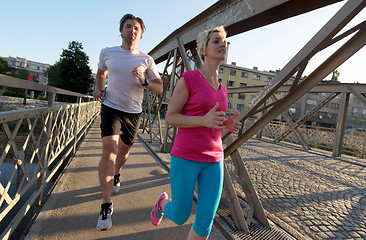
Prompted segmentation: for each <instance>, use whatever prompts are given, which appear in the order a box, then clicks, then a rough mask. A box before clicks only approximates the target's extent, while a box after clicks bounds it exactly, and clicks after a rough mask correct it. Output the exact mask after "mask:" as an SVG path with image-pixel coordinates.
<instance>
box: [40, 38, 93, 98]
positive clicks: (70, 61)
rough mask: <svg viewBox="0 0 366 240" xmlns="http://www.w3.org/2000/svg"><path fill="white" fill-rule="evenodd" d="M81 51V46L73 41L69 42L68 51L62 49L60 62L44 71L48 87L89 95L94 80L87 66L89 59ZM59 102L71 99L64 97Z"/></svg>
mask: <svg viewBox="0 0 366 240" xmlns="http://www.w3.org/2000/svg"><path fill="white" fill-rule="evenodd" d="M82 49H83V46H82V44H81V43H79V42H75V41H72V42H69V48H68V49H62V54H61V58H60V60H59V61H58V62H56V63H55V64H54V65H53V66H51V67H50V68H48V69H47V70H46V74H47V76H48V85H50V86H54V87H58V88H62V89H66V90H70V91H73V92H78V93H82V94H90V92H91V90H90V89H91V86H92V84H93V81H94V80H93V77H92V72H91V69H90V67H89V65H88V64H89V57H88V56H87V55H86V53H85V52H83V51H82ZM59 100H68V101H69V100H71V98H66V97H65V96H64V97H61V99H59Z"/></svg>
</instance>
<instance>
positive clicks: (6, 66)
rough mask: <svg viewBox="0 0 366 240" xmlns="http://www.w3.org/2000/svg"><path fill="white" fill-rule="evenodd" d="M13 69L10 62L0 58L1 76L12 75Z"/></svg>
mask: <svg viewBox="0 0 366 240" xmlns="http://www.w3.org/2000/svg"><path fill="white" fill-rule="evenodd" d="M10 73H11V67H10V66H9V64H8V62H7V61H5V60H4V59H2V57H0V74H10Z"/></svg>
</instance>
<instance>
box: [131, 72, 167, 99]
mask: <svg viewBox="0 0 366 240" xmlns="http://www.w3.org/2000/svg"><path fill="white" fill-rule="evenodd" d="M132 74H133V75H134V76H135V77H137V78H138V79H139V81H140V83H141V85H143V84H144V83H145V80H146V77H145V75H144V73H143V72H142V71H141V69H140V68H139V67H135V68H134V69H132ZM149 80H150V79H149ZM145 87H146V88H147V89H149V90H151V91H153V92H155V93H157V94H161V93H162V92H163V83H162V82H161V79H160V78H156V79H151V80H150V83H149V84H148V85H147V86H145Z"/></svg>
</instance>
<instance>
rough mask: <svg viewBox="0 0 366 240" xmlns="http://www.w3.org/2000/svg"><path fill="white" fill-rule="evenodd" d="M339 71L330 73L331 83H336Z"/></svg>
mask: <svg viewBox="0 0 366 240" xmlns="http://www.w3.org/2000/svg"><path fill="white" fill-rule="evenodd" d="M339 74H340V73H339V71H338V70H337V69H336V70H334V71H333V73H332V80H333V81H338V77H339Z"/></svg>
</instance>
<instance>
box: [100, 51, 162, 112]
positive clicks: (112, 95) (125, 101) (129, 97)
mask: <svg viewBox="0 0 366 240" xmlns="http://www.w3.org/2000/svg"><path fill="white" fill-rule="evenodd" d="M135 67H139V68H140V69H141V70H142V72H143V73H144V74H145V78H146V77H148V78H149V79H157V78H160V75H159V72H158V70H157V67H156V64H155V62H154V60H153V59H152V57H150V56H149V55H147V54H145V53H142V52H140V51H139V50H134V51H129V50H125V49H123V48H122V47H121V46H116V47H109V48H104V49H102V51H101V52H100V55H99V63H98V68H99V69H100V70H103V71H108V72H107V74H108V77H107V78H108V87H107V90H106V93H105V99H104V101H103V104H104V105H106V106H108V107H111V108H114V109H117V110H120V111H123V112H128V113H140V112H142V101H143V97H144V87H143V86H142V85H141V83H140V81H139V79H138V78H137V77H135V76H134V75H132V69H133V68H135Z"/></svg>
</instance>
